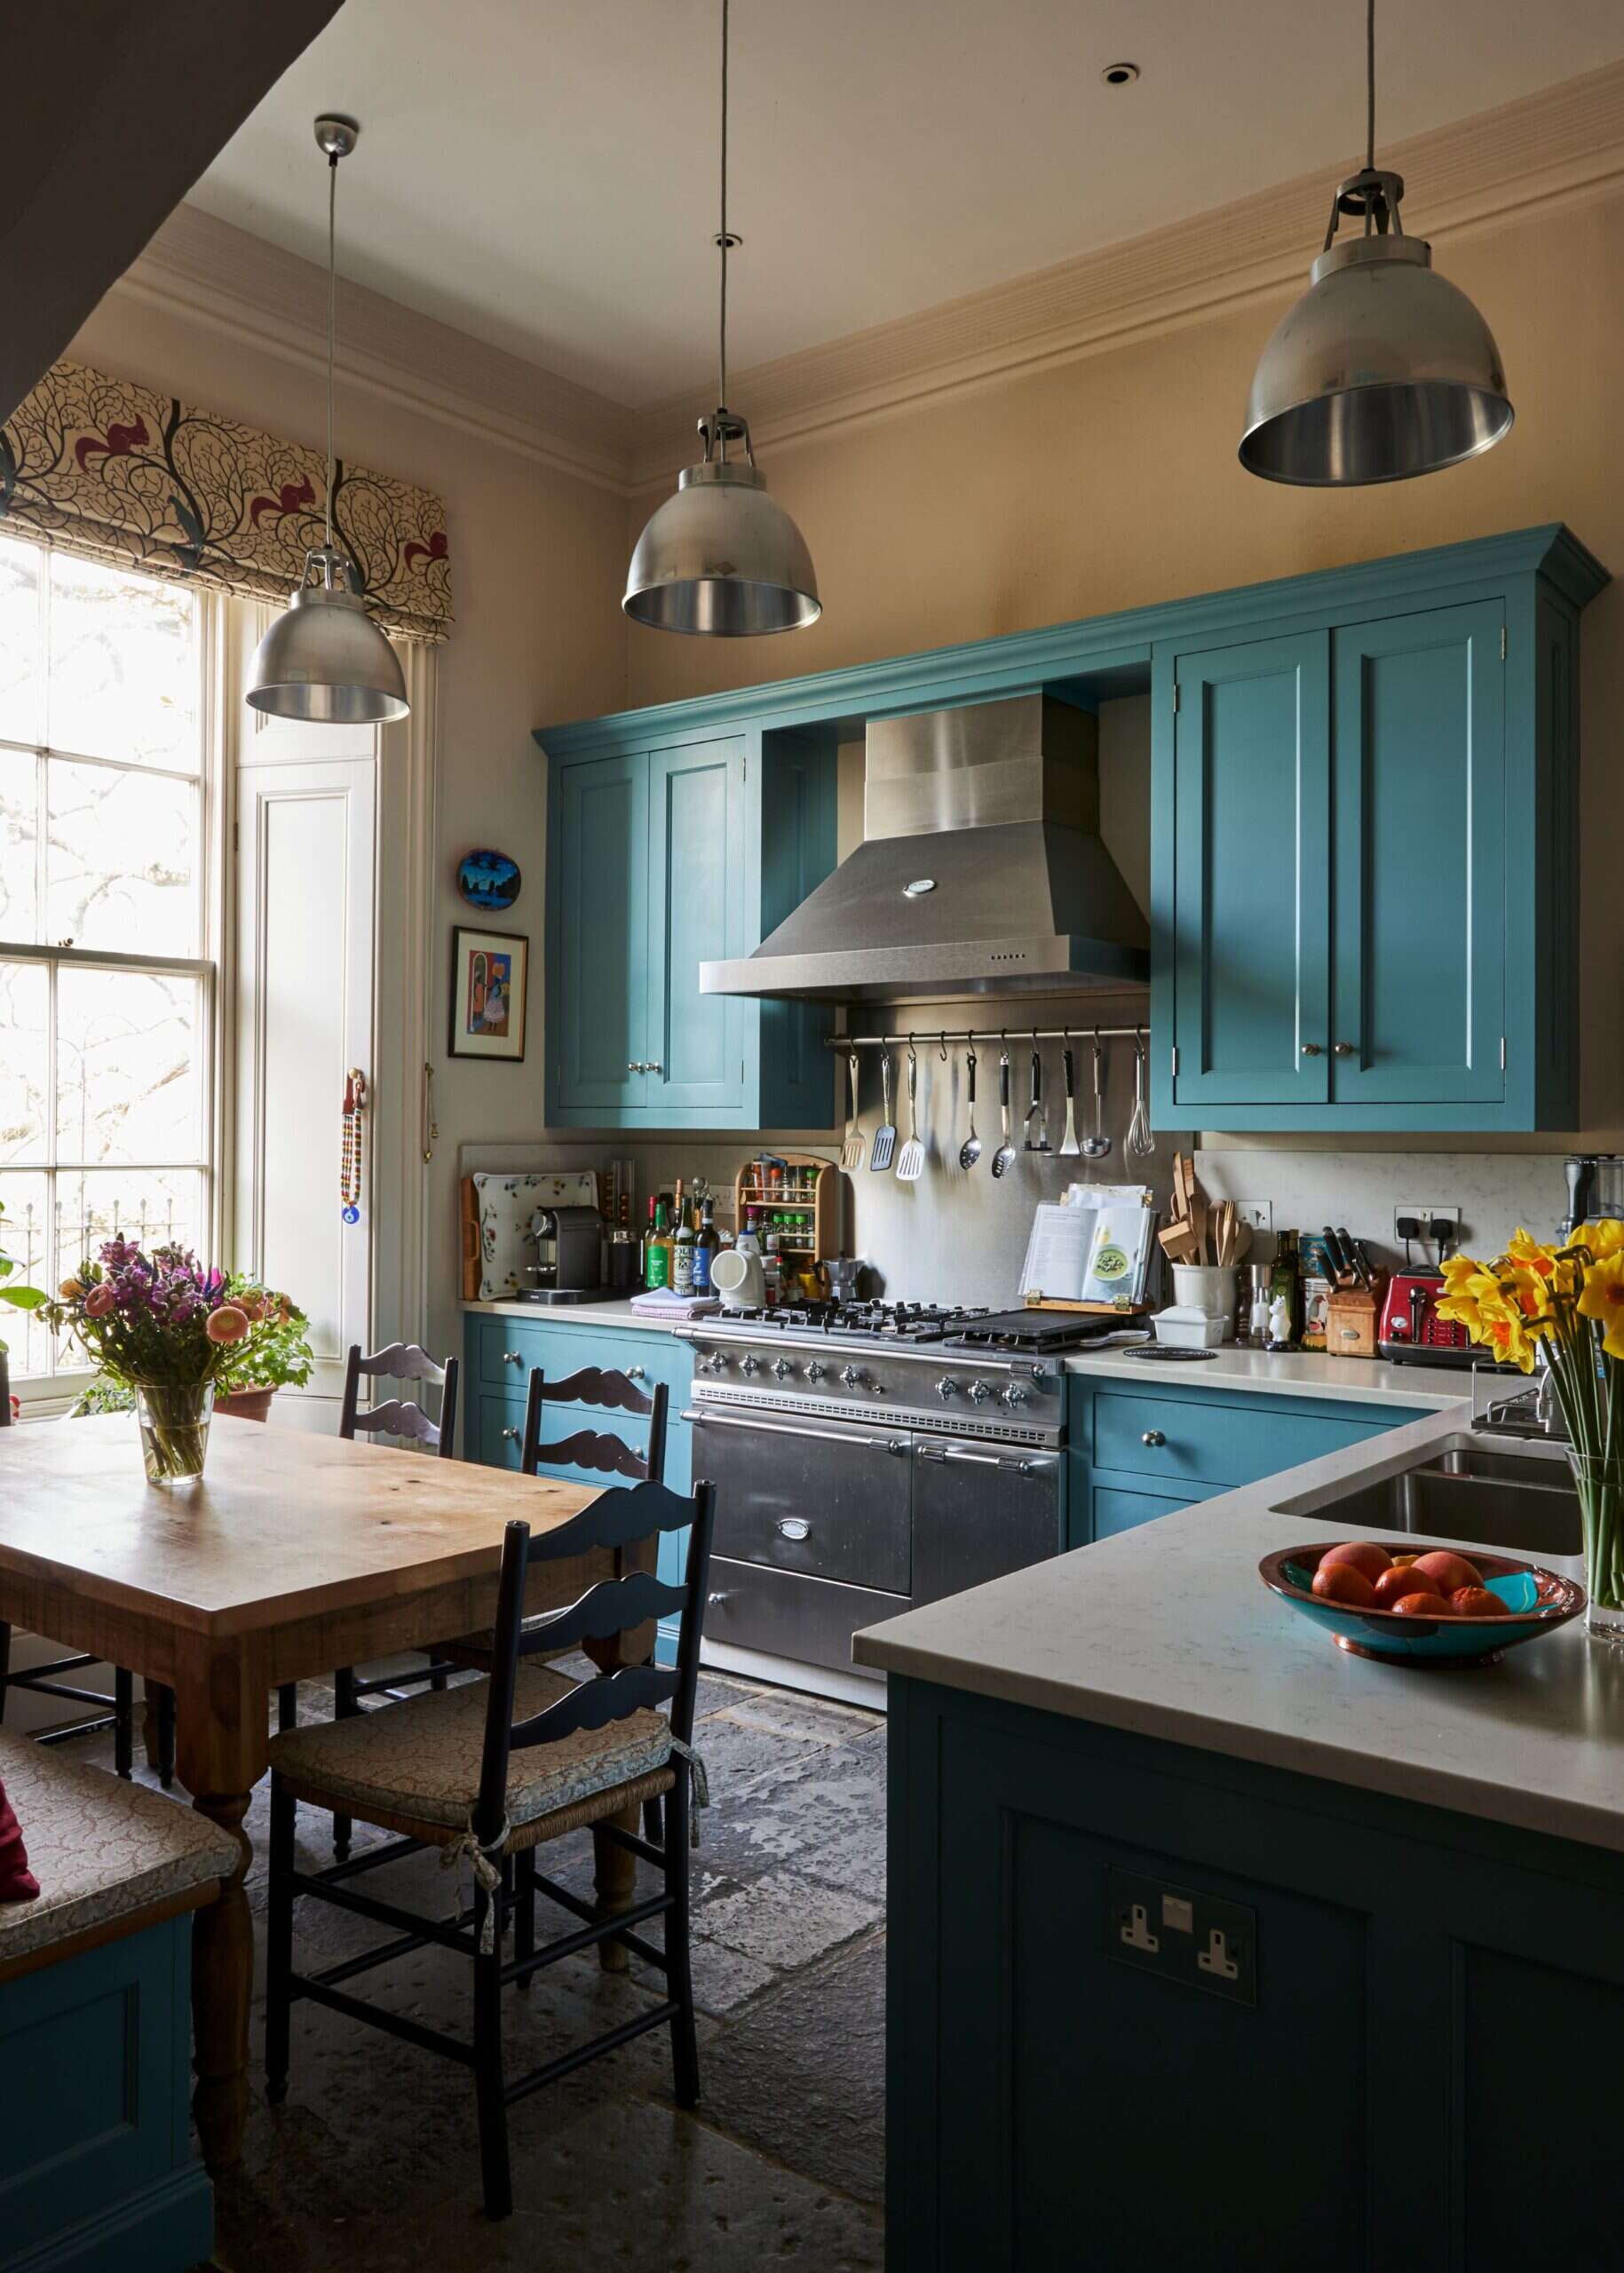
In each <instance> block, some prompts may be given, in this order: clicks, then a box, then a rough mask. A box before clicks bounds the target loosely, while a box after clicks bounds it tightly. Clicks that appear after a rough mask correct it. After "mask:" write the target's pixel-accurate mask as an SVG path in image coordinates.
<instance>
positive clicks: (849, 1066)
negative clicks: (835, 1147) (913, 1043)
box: [840, 1049, 865, 1168]
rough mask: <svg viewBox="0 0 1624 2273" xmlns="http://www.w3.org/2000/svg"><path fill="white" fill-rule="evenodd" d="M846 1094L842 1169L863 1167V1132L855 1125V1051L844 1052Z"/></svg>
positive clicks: (841, 1153)
mask: <svg viewBox="0 0 1624 2273" xmlns="http://www.w3.org/2000/svg"><path fill="white" fill-rule="evenodd" d="M846 1094H847V1097H848V1100H849V1103H848V1108H847V1113H846V1141H845V1143H844V1144H843V1145H842V1146H841V1148H840V1165H841V1167H842V1168H861V1166H862V1165H863V1152H864V1150H865V1147H864V1144H863V1132H862V1130H861V1129H860V1128H859V1127H858V1125H857V1052H856V1050H855V1049H848V1050H847V1052H846Z"/></svg>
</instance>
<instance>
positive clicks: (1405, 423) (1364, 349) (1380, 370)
mask: <svg viewBox="0 0 1624 2273" xmlns="http://www.w3.org/2000/svg"><path fill="white" fill-rule="evenodd" d="M1365 63H1366V85H1367V99H1366V134H1365V165H1364V170H1363V171H1362V172H1360V173H1357V174H1351V175H1350V176H1349V178H1348V179H1347V180H1346V181H1344V182H1343V183H1342V184H1341V185H1340V186H1339V187H1338V189H1337V192H1336V194H1335V198H1334V199H1333V200H1332V202H1331V226H1330V227H1329V228H1328V229H1327V232H1326V239H1325V249H1324V251H1323V252H1322V253H1321V254H1320V256H1319V259H1318V260H1317V261H1315V263H1314V265H1313V267H1312V268H1311V270H1310V272H1309V273H1310V276H1311V280H1312V281H1311V284H1310V286H1309V289H1308V290H1307V291H1306V292H1305V293H1304V294H1303V297H1302V298H1301V299H1300V300H1299V301H1298V302H1297V304H1296V305H1295V307H1294V308H1293V309H1292V310H1291V312H1290V313H1289V314H1288V315H1287V317H1286V319H1285V321H1283V322H1282V323H1281V324H1280V326H1279V329H1278V330H1277V331H1276V332H1275V334H1274V337H1273V338H1272V339H1271V340H1270V342H1269V345H1267V346H1266V347H1265V348H1264V352H1263V356H1262V359H1261V360H1260V361H1259V363H1258V366H1257V372H1256V377H1255V378H1254V379H1253V381H1252V396H1251V400H1250V402H1249V404H1248V408H1247V423H1246V432H1245V433H1244V434H1243V435H1242V436H1241V438H1240V463H1241V464H1242V465H1243V466H1245V467H1246V469H1247V471H1248V473H1256V474H1261V475H1262V476H1263V477H1264V479H1265V480H1267V481H1291V482H1300V483H1303V484H1306V485H1309V486H1311V487H1323V488H1336V487H1354V486H1356V485H1359V484H1360V483H1366V482H1376V481H1404V480H1406V479H1408V478H1409V477H1410V476H1411V475H1412V474H1417V473H1436V472H1437V471H1438V469H1439V468H1440V467H1442V466H1446V465H1456V464H1458V463H1460V461H1461V460H1462V458H1471V457H1476V456H1477V455H1478V453H1479V452H1480V451H1482V450H1486V449H1489V448H1490V447H1492V446H1493V444H1494V443H1496V442H1498V441H1499V440H1501V436H1502V435H1505V434H1509V432H1510V431H1511V420H1512V417H1513V416H1514V414H1513V412H1512V408H1511V405H1510V403H1509V400H1507V396H1506V379H1505V373H1504V371H1503V370H1502V369H1501V361H1500V350H1499V349H1498V348H1497V347H1496V346H1495V345H1494V339H1493V333H1492V332H1491V331H1490V329H1489V328H1488V326H1487V324H1485V322H1484V321H1483V318H1482V317H1481V316H1480V315H1479V314H1478V313H1477V309H1476V308H1475V307H1473V305H1472V304H1471V302H1470V300H1469V299H1468V298H1467V297H1466V295H1465V293H1464V292H1462V291H1459V290H1457V289H1456V288H1455V286H1454V285H1453V284H1451V283H1450V282H1449V281H1447V279H1446V278H1445V277H1442V276H1440V275H1438V273H1437V271H1436V270H1435V269H1434V268H1433V266H1432V249H1431V247H1430V245H1429V244H1426V243H1425V242H1423V241H1422V239H1421V238H1420V237H1406V235H1405V234H1404V225H1403V223H1402V222H1401V221H1400V220H1399V218H1398V202H1399V200H1400V199H1401V198H1402V197H1403V195H1404V181H1403V178H1402V176H1400V175H1398V174H1393V173H1382V172H1380V171H1378V170H1377V167H1376V162H1375V148H1376V51H1375V0H1367V12H1366V19H1365ZM1343 213H1346V214H1351V215H1358V216H1360V217H1362V218H1363V220H1364V224H1365V228H1364V234H1363V235H1361V236H1357V237H1354V236H1348V237H1344V238H1343V240H1342V242H1340V243H1338V242H1335V238H1336V224H1337V219H1338V217H1339V216H1340V215H1342V214H1343Z"/></svg>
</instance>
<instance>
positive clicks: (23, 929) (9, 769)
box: [0, 548, 39, 945]
mask: <svg viewBox="0 0 1624 2273" xmlns="http://www.w3.org/2000/svg"><path fill="white" fill-rule="evenodd" d="M0 552H3V548H0ZM0 638H4V633H3V632H0ZM38 856H39V760H38V758H36V756H34V754H33V752H32V751H31V750H20V749H0V939H26V940H28V942H29V943H30V945H32V944H33V943H34V942H35V941H36V940H37V939H38V938H39V889H38V883H37V877H38V872H39V857H38Z"/></svg>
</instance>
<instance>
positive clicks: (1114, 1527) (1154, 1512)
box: [1091, 1484, 1208, 1540]
mask: <svg viewBox="0 0 1624 2273" xmlns="http://www.w3.org/2000/svg"><path fill="white" fill-rule="evenodd" d="M1207 1496H1208V1495H1207V1494H1206V1493H1199V1492H1197V1493H1186V1494H1185V1495H1184V1497H1183V1498H1182V1499H1179V1498H1175V1497H1173V1496H1170V1495H1169V1494H1168V1493H1156V1492H1134V1491H1125V1490H1124V1489H1123V1488H1122V1487H1121V1485H1115V1484H1097V1485H1095V1486H1094V1490H1093V1493H1092V1509H1091V1513H1092V1517H1093V1530H1094V1536H1095V1538H1096V1539H1097V1540H1100V1539H1110V1538H1113V1536H1114V1535H1115V1533H1116V1532H1121V1531H1137V1528H1138V1526H1139V1525H1141V1524H1151V1523H1154V1522H1155V1520H1156V1518H1157V1517H1158V1516H1170V1515H1173V1514H1174V1513H1176V1510H1177V1509H1180V1508H1190V1507H1193V1506H1194V1505H1195V1503H1196V1501H1198V1500H1200V1499H1204V1498H1206V1497H1207Z"/></svg>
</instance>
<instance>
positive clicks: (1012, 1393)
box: [1002, 1382, 1026, 1411]
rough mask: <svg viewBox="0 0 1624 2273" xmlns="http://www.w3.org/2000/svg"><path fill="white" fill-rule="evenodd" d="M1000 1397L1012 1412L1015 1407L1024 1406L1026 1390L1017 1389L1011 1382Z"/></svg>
mask: <svg viewBox="0 0 1624 2273" xmlns="http://www.w3.org/2000/svg"><path fill="white" fill-rule="evenodd" d="M1002 1397H1003V1401H1004V1403H1005V1404H1006V1405H1007V1406H1009V1407H1010V1410H1011V1411H1013V1410H1014V1408H1015V1406H1018V1405H1025V1403H1026V1390H1024V1389H1017V1387H1016V1386H1015V1383H1014V1382H1010V1386H1009V1388H1008V1389H1006V1390H1003V1391H1002Z"/></svg>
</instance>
